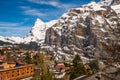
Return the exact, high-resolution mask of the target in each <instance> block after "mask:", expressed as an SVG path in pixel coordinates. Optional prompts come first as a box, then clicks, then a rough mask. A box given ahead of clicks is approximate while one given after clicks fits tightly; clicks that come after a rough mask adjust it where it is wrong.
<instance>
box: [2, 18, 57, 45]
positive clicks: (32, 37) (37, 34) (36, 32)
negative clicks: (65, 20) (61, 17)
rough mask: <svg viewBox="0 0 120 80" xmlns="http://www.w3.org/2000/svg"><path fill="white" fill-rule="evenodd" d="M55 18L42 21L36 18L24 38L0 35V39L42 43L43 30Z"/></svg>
mask: <svg viewBox="0 0 120 80" xmlns="http://www.w3.org/2000/svg"><path fill="white" fill-rule="evenodd" d="M56 22H57V20H52V21H50V22H46V23H45V22H43V21H42V20H40V19H37V20H36V21H35V23H34V25H33V27H32V29H31V31H30V32H29V33H28V35H27V36H25V37H24V38H20V37H2V36H0V41H3V42H8V43H12V44H21V43H23V44H29V43H30V42H37V43H43V42H44V40H45V32H46V30H47V29H48V28H50V27H51V26H52V25H54V24H55V23H56Z"/></svg>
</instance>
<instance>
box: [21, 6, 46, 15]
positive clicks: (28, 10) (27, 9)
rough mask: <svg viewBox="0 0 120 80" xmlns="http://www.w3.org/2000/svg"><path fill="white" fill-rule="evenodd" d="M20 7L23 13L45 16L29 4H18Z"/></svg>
mask: <svg viewBox="0 0 120 80" xmlns="http://www.w3.org/2000/svg"><path fill="white" fill-rule="evenodd" d="M20 8H21V9H23V10H24V11H23V14H24V15H31V16H37V17H40V16H46V14H44V13H42V12H40V11H39V10H38V9H35V8H31V7H29V6H20Z"/></svg>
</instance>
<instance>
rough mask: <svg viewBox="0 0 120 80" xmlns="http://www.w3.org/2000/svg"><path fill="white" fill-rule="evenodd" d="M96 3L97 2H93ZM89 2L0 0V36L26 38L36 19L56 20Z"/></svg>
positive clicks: (85, 0)
mask: <svg viewBox="0 0 120 80" xmlns="http://www.w3.org/2000/svg"><path fill="white" fill-rule="evenodd" d="M94 1H96V2H98V1H99V0H94ZM89 2H91V0H0V36H19V37H24V36H26V35H27V34H28V33H29V31H30V30H31V28H32V26H33V25H34V22H35V20H36V19H37V18H40V19H41V20H42V21H44V22H48V21H50V20H55V19H58V18H59V17H60V16H61V15H62V14H63V13H65V12H67V11H68V10H69V9H70V8H76V7H79V6H80V5H83V4H87V3H89Z"/></svg>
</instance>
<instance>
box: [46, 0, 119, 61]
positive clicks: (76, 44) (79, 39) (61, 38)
mask: <svg viewBox="0 0 120 80" xmlns="http://www.w3.org/2000/svg"><path fill="white" fill-rule="evenodd" d="M102 1H103V0H102ZM105 1H106V2H107V1H108V3H109V5H106V4H102V3H103V2H99V3H96V2H91V3H89V4H86V5H82V6H81V7H79V8H73V9H70V10H69V11H68V12H66V13H64V14H63V15H62V16H61V17H60V19H58V22H57V23H56V24H55V25H53V26H52V27H51V28H49V29H48V30H47V31H46V38H45V43H46V45H48V46H50V47H47V48H50V50H52V51H53V53H54V55H55V58H56V60H60V59H66V60H71V59H72V58H71V55H74V54H76V53H79V54H80V55H84V56H86V57H107V56H110V53H111V54H113V53H116V54H117V52H113V53H112V51H111V50H112V49H115V48H114V46H120V15H119V14H120V12H119V11H120V7H119V6H120V4H117V5H112V3H111V2H112V0H105ZM114 2H115V1H114ZM107 50H109V53H108V51H107ZM117 50H118V51H119V49H117ZM72 57H73V56H72Z"/></svg>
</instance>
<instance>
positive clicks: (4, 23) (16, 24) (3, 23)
mask: <svg viewBox="0 0 120 80" xmlns="http://www.w3.org/2000/svg"><path fill="white" fill-rule="evenodd" d="M20 24H21V23H10V22H0V27H16V26H19V25H20Z"/></svg>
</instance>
